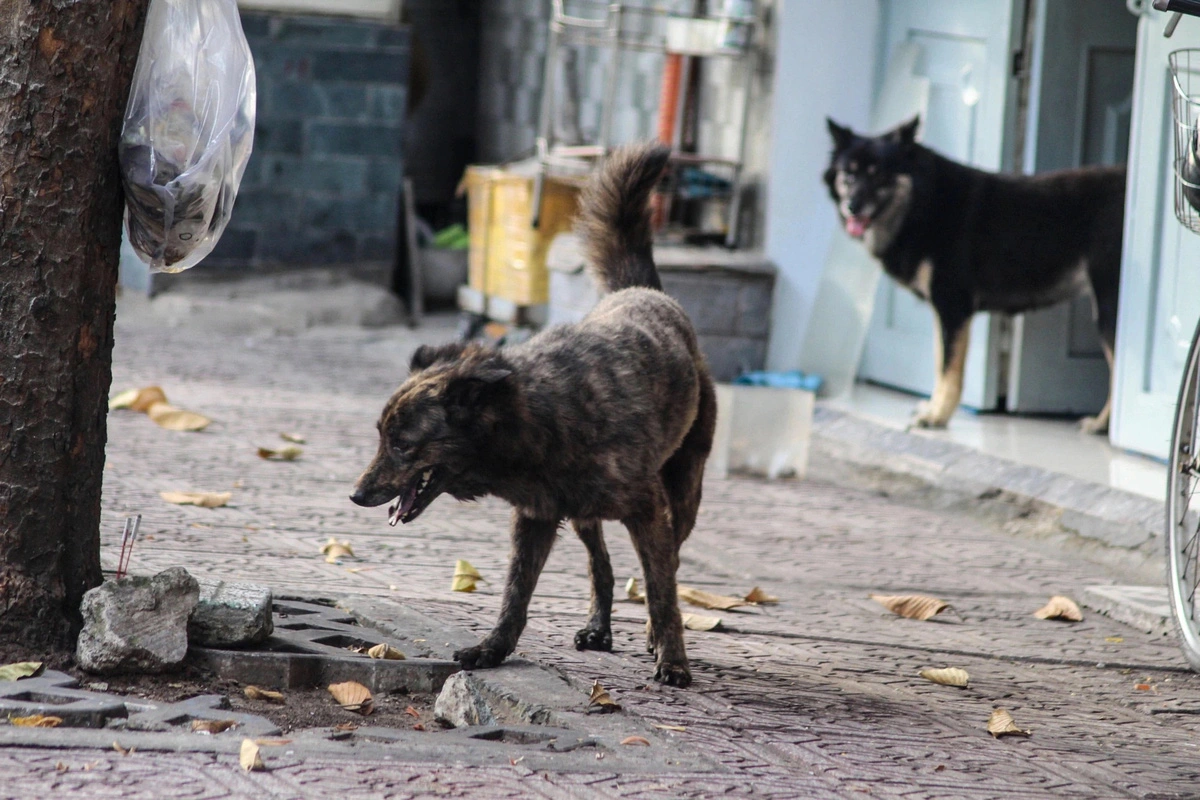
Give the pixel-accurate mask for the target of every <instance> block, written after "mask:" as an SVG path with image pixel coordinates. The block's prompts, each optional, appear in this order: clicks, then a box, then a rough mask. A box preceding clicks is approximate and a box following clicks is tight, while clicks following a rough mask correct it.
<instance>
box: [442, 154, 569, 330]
mask: <svg viewBox="0 0 1200 800" xmlns="http://www.w3.org/2000/svg"><path fill="white" fill-rule="evenodd" d="M463 183H464V185H465V187H466V190H467V204H468V212H467V228H468V231H469V233H470V249H469V251H468V255H467V264H468V270H467V283H468V285H470V286H471V288H472V289H476V290H478V291H482V292H484V293H486V294H488V295H491V296H495V297H501V298H504V299H505V300H509V301H511V302H513V303H516V304H518V305H524V306H532V305H541V304H543V303H546V302H548V301H549V295H550V278H549V273H548V272H547V271H546V253H547V252H548V251H549V249H550V243H551V242H552V241H554V237H555V236H557V235H558V234H560V233H562V232H564V231H567V230H570V229H571V226H572V225H573V224H574V220H575V211H576V208H577V206H578V199H579V184H578V183H577V182H574V181H567V180H563V179H559V178H552V177H547V178H546V182H545V186H544V187H543V190H542V215H541V224H540V225H539V227H538V228H537V229H534V228H533V227H531V226H530V224H529V223H530V219H531V218H532V211H533V208H532V205H533V178H532V177H531V176H529V175H526V174H521V173H518V172H513V171H509V170H505V169H500V168H497V167H479V166H472V167H468V168H467V173H466V176H465V177H464V178H463Z"/></svg>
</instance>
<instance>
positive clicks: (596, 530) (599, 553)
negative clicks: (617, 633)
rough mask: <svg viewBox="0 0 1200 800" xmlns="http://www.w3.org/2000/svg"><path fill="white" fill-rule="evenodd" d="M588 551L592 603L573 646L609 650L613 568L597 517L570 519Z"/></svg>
mask: <svg viewBox="0 0 1200 800" xmlns="http://www.w3.org/2000/svg"><path fill="white" fill-rule="evenodd" d="M571 526H572V527H573V528H575V533H577V534H579V538H580V539H581V540H582V541H583V546H584V547H586V548H587V551H588V577H589V578H591V581H592V607H591V614H590V615H589V619H588V624H587V627H585V628H584V629H583V630H581V631H579V632H578V633H576V634H575V649H576V650H612V602H613V571H612V563H611V562H610V561H609V560H608V549H607V548H606V547H605V546H604V531H603V529H602V528H601V527H600V520H597V519H576V520H571Z"/></svg>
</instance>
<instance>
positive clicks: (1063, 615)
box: [1033, 594, 1083, 622]
mask: <svg viewBox="0 0 1200 800" xmlns="http://www.w3.org/2000/svg"><path fill="white" fill-rule="evenodd" d="M1033 615H1034V616H1035V617H1037V618H1038V619H1061V620H1065V621H1067V622H1082V621H1083V614H1082V613H1081V612H1080V611H1079V606H1077V605H1075V601H1074V600H1072V599H1071V598H1069V597H1063V596H1062V595H1060V594H1056V595H1054V597H1051V598H1050V602H1048V603H1046V605H1045V606H1043V607H1042V608H1039V609H1038V610H1037V611H1035V612H1033Z"/></svg>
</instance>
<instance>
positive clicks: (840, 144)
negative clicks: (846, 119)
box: [825, 117, 854, 150]
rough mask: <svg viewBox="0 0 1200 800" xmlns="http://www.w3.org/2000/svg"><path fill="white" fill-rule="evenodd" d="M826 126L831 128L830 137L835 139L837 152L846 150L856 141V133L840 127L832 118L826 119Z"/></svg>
mask: <svg viewBox="0 0 1200 800" xmlns="http://www.w3.org/2000/svg"><path fill="white" fill-rule="evenodd" d="M825 125H826V127H828V128H829V135H830V136H832V137H833V147H834V149H835V150H845V149H846V148H847V147H849V146H850V144H851V142H853V141H854V131H852V130H850V129H849V128H845V127H842V126H841V125H838V124H837V123H836V122H834V121H833V118H832V117H826V118H825Z"/></svg>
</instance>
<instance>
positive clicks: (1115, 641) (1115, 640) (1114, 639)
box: [1104, 636, 1125, 644]
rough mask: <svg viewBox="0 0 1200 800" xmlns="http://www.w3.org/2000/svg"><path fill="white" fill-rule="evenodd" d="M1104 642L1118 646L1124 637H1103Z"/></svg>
mask: <svg viewBox="0 0 1200 800" xmlns="http://www.w3.org/2000/svg"><path fill="white" fill-rule="evenodd" d="M1104 641H1106V642H1108V643H1109V644H1120V643H1121V642H1123V641H1125V637H1124V636H1105V637H1104Z"/></svg>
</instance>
